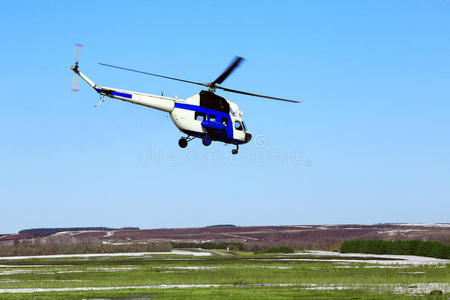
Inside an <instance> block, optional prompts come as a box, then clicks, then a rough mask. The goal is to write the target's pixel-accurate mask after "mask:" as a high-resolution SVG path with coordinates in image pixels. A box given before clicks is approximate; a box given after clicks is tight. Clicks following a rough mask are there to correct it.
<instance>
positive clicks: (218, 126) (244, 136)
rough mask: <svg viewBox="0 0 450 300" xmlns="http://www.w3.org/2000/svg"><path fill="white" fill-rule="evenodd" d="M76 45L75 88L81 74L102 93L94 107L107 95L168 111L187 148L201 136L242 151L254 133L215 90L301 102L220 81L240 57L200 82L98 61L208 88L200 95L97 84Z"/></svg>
mask: <svg viewBox="0 0 450 300" xmlns="http://www.w3.org/2000/svg"><path fill="white" fill-rule="evenodd" d="M75 47H76V48H75V49H76V50H75V64H74V65H73V66H71V67H70V68H71V70H72V71H73V72H74V73H75V74H74V81H73V87H72V90H73V91H78V77H80V78H81V79H83V80H84V81H85V82H86V83H87V84H88V85H90V86H91V87H92V88H93V89H94V90H95V91H96V92H97V93H98V94H100V102H99V103H98V104H97V105H95V107H98V106H99V105H100V104H101V103H103V102H104V101H105V97H109V98H114V99H118V100H122V101H126V102H130V103H133V104H138V105H142V106H146V107H150V108H154V109H158V110H161V111H165V112H168V113H169V114H170V117H171V119H172V121H173V123H174V124H175V126H176V127H177V128H178V129H179V130H180V131H181V132H183V133H184V134H186V135H187V136H186V137H181V138H180V139H179V141H178V145H179V146H180V147H181V148H186V147H187V145H188V143H189V142H190V141H192V140H193V139H195V138H199V139H201V141H202V143H203V145H204V146H209V145H211V143H212V142H213V141H218V142H223V143H225V144H232V145H235V146H236V148H235V149H233V150H232V151H231V153H232V154H237V153H238V151H239V145H242V144H245V143H248V142H250V140H251V139H252V134H251V133H250V132H249V131H248V130H247V127H246V126H245V123H244V120H243V119H242V111H241V110H240V108H239V106H238V105H237V104H236V103H234V102H232V101H230V100H227V99H225V98H223V97H221V96H219V95H217V94H216V93H215V92H216V89H220V90H223V91H226V92H232V93H238V94H243V95H248V96H255V97H260V98H266V99H272V100H278V101H284V102H291V103H300V101H296V100H290V99H283V98H278V97H271V96H265V95H259V94H254V93H249V92H244V91H239V90H234V89H229V88H226V87H223V86H221V85H220V84H222V82H224V81H225V79H227V77H228V76H229V75H230V74H231V73H232V72H233V71H234V70H235V69H236V68H237V67H238V66H239V65H240V63H241V62H242V61H243V60H244V58H242V57H239V56H236V57H235V58H234V60H233V61H232V63H231V64H230V65H229V66H228V68H227V69H225V71H224V72H223V73H222V74H220V76H219V77H217V78H216V79H215V80H214V81H212V82H209V83H201V82H196V81H190V80H185V79H180V78H175V77H169V76H165V75H160V74H154V73H149V72H144V71H140V70H135V69H129V68H124V67H120V66H115V65H110V64H105V63H99V64H100V65H102V66H106V67H110V68H115V69H120V70H125V71H130V72H136V73H140V74H145V75H150V76H156V77H161V78H165V79H170V80H176V81H181V82H185V83H190V84H195V85H200V86H204V87H206V88H207V89H204V90H201V91H200V92H199V93H198V94H195V95H193V96H190V97H188V98H187V99H185V100H183V99H178V98H171V97H165V96H163V95H162V93H161V95H153V94H145V93H140V92H135V91H128V90H122V89H116V88H110V87H106V86H101V85H97V84H96V83H94V82H93V81H92V80H91V79H89V78H88V77H87V76H86V75H85V74H83V73H82V72H81V71H80V70H79V65H78V62H79V57H80V52H81V48H82V47H83V46H82V45H81V44H76V45H75Z"/></svg>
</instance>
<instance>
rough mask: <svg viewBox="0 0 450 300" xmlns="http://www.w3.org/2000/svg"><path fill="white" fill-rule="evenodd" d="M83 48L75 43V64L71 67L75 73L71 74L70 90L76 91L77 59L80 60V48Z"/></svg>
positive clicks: (77, 89)
mask: <svg viewBox="0 0 450 300" xmlns="http://www.w3.org/2000/svg"><path fill="white" fill-rule="evenodd" d="M82 49H83V45H82V44H75V66H73V67H72V69H73V70H74V71H75V74H73V81H72V91H74V92H78V91H79V90H80V89H79V87H78V86H79V84H78V76H77V74H76V73H77V72H78V61H79V60H80V55H81V50H82Z"/></svg>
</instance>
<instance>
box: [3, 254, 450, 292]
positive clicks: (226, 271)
mask: <svg viewBox="0 0 450 300" xmlns="http://www.w3.org/2000/svg"><path fill="white" fill-rule="evenodd" d="M215 253H216V255H213V256H206V257H199V256H191V255H175V254H150V255H148V254H146V255H142V256H126V254H124V256H117V257H108V256H107V257H66V258H48V257H46V258H39V259H38V258H32V259H20V260H0V298H1V299H30V298H32V299H89V298H95V299H99V298H100V299H105V298H106V299H114V298H120V299H136V298H138V299H155V298H156V299H170V298H180V299H199V298H204V299H230V298H234V299H416V298H417V299H418V298H419V297H420V298H421V299H422V298H423V297H424V296H426V297H425V298H429V299H448V297H449V294H448V293H447V294H445V292H448V283H449V281H450V272H449V271H450V268H449V264H438V265H429V266H426V265H422V266H413V265H395V264H394V265H382V264H381V265H379V264H372V263H360V262H357V261H355V260H358V259H361V258H358V257H347V258H342V257H340V258H339V260H340V261H332V260H334V259H336V258H337V257H333V256H322V257H320V259H321V260H324V261H315V259H317V257H316V256H314V255H301V256H297V255H296V256H292V255H287V254H250V253H238V254H235V255H229V254H226V253H220V252H219V251H215ZM219 254H223V255H219ZM197 285H198V286H197ZM211 285H212V286H211ZM21 289H24V290H21ZM31 289H33V290H31ZM36 289H41V290H36ZM77 289H78V290H77ZM432 290H443V292H444V295H442V296H430V295H429V293H430V292H431V291H432ZM31 291H32V293H30V292H31Z"/></svg>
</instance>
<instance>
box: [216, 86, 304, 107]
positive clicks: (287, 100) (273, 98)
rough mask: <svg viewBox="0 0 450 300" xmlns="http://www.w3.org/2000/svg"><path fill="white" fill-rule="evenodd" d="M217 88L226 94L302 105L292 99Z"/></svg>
mask: <svg viewBox="0 0 450 300" xmlns="http://www.w3.org/2000/svg"><path fill="white" fill-rule="evenodd" d="M216 88H217V89H221V90H224V91H226V92H232V93H237V94H243V95H248V96H255V97H260V98H266V99H272V100H278V101H286V102H292V103H300V101H296V100H290V99H284V98H278V97H271V96H265V95H259V94H253V93H249V92H244V91H238V90H233V89H229V88H226V87H222V86H216Z"/></svg>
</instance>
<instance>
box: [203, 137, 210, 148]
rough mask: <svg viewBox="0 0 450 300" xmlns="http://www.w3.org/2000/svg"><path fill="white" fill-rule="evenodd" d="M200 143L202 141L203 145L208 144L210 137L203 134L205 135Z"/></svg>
mask: <svg viewBox="0 0 450 300" xmlns="http://www.w3.org/2000/svg"><path fill="white" fill-rule="evenodd" d="M202 143H203V145H205V146H209V145H211V143H212V140H211V138H210V137H209V136H207V135H205V136H204V137H203V138H202Z"/></svg>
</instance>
